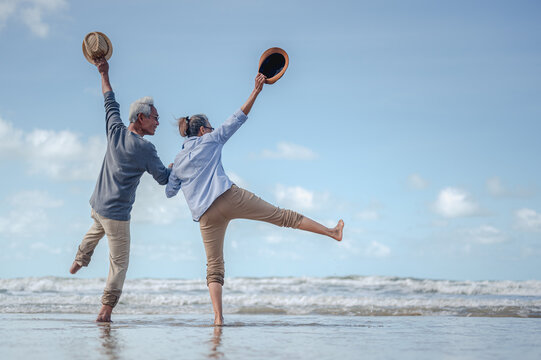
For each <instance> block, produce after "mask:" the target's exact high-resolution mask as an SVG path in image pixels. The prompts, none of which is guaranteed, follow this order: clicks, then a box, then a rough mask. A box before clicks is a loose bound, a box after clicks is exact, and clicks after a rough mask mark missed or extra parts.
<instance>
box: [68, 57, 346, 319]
mask: <svg viewBox="0 0 541 360" xmlns="http://www.w3.org/2000/svg"><path fill="white" fill-rule="evenodd" d="M95 65H96V67H97V69H98V72H99V73H100V75H101V85H102V91H103V95H104V98H105V128H106V134H107V151H106V153H105V158H104V160H103V165H102V168H101V171H100V174H99V176H98V180H97V182H96V187H95V189H94V193H93V194H92V197H91V198H90V205H91V207H92V211H91V217H92V219H93V220H94V223H93V224H92V226H91V227H90V229H89V230H88V232H87V233H86V235H85V236H84V237H83V240H82V242H81V244H80V245H79V247H78V250H77V254H76V256H75V261H74V262H73V264H72V265H71V268H70V273H72V274H75V273H76V272H77V271H79V270H80V269H81V267H83V266H88V264H89V263H90V260H91V257H92V254H93V252H94V249H95V248H96V246H97V244H98V242H99V241H100V239H102V238H103V236H104V235H107V239H108V242H109V261H110V264H109V276H108V278H107V282H106V285H105V290H104V292H103V296H102V298H101V303H102V307H101V309H100V311H99V313H98V317H97V319H96V321H98V322H109V321H111V313H112V311H113V308H114V307H115V306H116V305H117V304H118V301H119V299H120V295H121V293H122V287H123V284H124V279H125V278H126V272H127V270H128V262H129V252H130V212H131V209H132V206H133V203H134V201H135V191H136V189H137V185H139V180H140V178H141V176H142V175H143V173H144V172H148V173H150V174H151V175H152V176H153V177H154V179H155V180H156V181H157V182H158V183H159V184H160V185H167V186H166V189H165V193H166V196H167V197H172V196H174V195H176V194H177V192H178V191H179V190H180V189H182V192H183V194H184V198H185V199H186V201H187V203H188V206H189V208H190V210H191V212H192V217H193V220H194V221H196V222H199V226H200V230H201V236H202V238H203V244H204V247H205V252H206V255H207V286H208V288H209V293H210V298H211V301H212V306H213V309H214V324H215V325H222V324H223V321H224V320H223V312H222V286H223V284H224V275H225V269H224V259H223V243H224V237H225V232H226V229H227V225H228V223H229V221H231V220H232V219H252V220H258V221H265V222H269V223H272V224H275V225H277V226H284V227H291V228H297V229H301V230H305V231H310V232H313V233H317V234H322V235H326V236H329V237H331V238H333V239H335V240H337V241H341V240H342V229H343V227H344V222H343V221H342V220H340V221H338V224H337V225H336V226H335V227H334V228H328V227H326V226H323V225H321V224H320V223H317V222H315V221H313V220H311V219H309V218H308V217H306V216H303V215H301V214H299V213H297V212H294V211H291V210H285V209H280V208H278V207H276V206H273V205H271V204H269V203H267V202H265V201H264V200H262V199H261V198H259V197H257V196H255V195H254V194H253V193H251V192H249V191H247V190H244V189H242V188H239V187H237V186H236V185H235V184H234V183H233V182H232V181H231V180H230V179H229V177H228V176H227V175H226V173H225V171H224V169H223V167H222V162H221V152H222V147H223V146H224V144H225V143H226V142H227V140H228V139H229V138H230V137H231V136H232V135H233V134H234V133H235V132H236V131H237V130H238V129H239V128H240V127H241V125H242V124H244V122H245V121H246V120H247V115H248V113H249V112H250V109H251V108H252V105H253V104H254V102H255V100H256V98H257V96H258V95H259V93H260V92H261V90H262V88H263V84H264V82H265V77H264V76H263V75H262V74H258V75H257V76H256V78H255V87H254V89H253V91H252V93H251V94H250V96H249V98H248V100H247V101H246V102H245V103H244V105H242V106H241V108H240V109H239V110H237V111H236V112H235V113H234V114H233V115H232V116H231V117H229V118H228V119H227V120H226V121H225V122H224V123H223V124H222V125H221V126H220V127H218V128H217V129H214V128H213V127H212V126H211V124H210V122H209V120H208V119H207V117H206V116H205V115H202V114H199V115H193V116H187V117H182V118H180V119H178V128H179V132H180V135H181V136H182V137H186V140H185V141H184V143H183V145H182V148H181V150H180V152H179V153H178V155H177V156H176V158H175V161H174V163H173V164H170V165H169V166H168V167H165V166H164V165H163V163H162V161H161V160H160V158H159V157H158V154H157V152H156V148H155V147H154V145H152V143H150V142H149V141H147V140H146V139H144V136H145V135H154V133H155V131H156V128H157V127H158V125H159V121H158V119H159V115H158V111H157V110H156V107H154V103H153V99H152V98H151V97H144V98H141V99H139V100H137V101H135V102H134V103H133V104H131V106H130V114H129V121H130V124H129V126H128V127H126V126H125V125H124V124H123V122H122V120H121V119H120V107H119V104H118V103H117V102H116V101H115V94H114V93H113V89H112V87H111V84H110V82H109V64H108V63H107V60H105V59H104V58H100V59H96V60H95Z"/></svg>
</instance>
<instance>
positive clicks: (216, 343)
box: [208, 326, 225, 359]
mask: <svg viewBox="0 0 541 360" xmlns="http://www.w3.org/2000/svg"><path fill="white" fill-rule="evenodd" d="M222 329H223V327H222V326H215V327H214V331H213V334H212V337H211V338H210V341H209V344H210V352H209V354H208V357H209V358H210V359H221V358H223V357H224V356H225V355H224V353H223V352H222V351H220V350H219V348H220V345H221V343H222Z"/></svg>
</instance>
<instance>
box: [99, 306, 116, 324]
mask: <svg viewBox="0 0 541 360" xmlns="http://www.w3.org/2000/svg"><path fill="white" fill-rule="evenodd" d="M112 312H113V307H112V306H110V305H102V306H101V309H100V312H99V313H98V318H97V319H96V321H97V322H111V313H112Z"/></svg>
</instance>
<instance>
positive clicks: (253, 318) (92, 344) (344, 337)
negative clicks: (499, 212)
mask: <svg viewBox="0 0 541 360" xmlns="http://www.w3.org/2000/svg"><path fill="white" fill-rule="evenodd" d="M114 319H115V322H114V323H112V324H97V323H95V322H94V321H93V320H94V315H91V314H0V358H1V359H4V360H7V359H27V358H28V359H75V358H77V357H83V358H84V359H171V358H186V359H208V358H211V359H338V358H339V359H359V358H364V359H366V358H368V359H382V358H400V359H433V358H442V357H445V358H460V359H499V358H501V359H504V358H514V357H515V356H516V355H517V354H520V358H521V359H539V358H540V357H541V320H539V319H519V318H464V317H441V316H438V317H396V316H395V317H341V316H320V315H313V316H312V315H311V316H281V315H231V316H228V318H227V319H226V320H227V321H228V325H227V326H224V327H222V328H216V327H213V326H210V321H211V318H210V315H208V316H207V315H194V316H190V315H171V316H168V315H144V316H134V315H117V316H116V317H115V318H114Z"/></svg>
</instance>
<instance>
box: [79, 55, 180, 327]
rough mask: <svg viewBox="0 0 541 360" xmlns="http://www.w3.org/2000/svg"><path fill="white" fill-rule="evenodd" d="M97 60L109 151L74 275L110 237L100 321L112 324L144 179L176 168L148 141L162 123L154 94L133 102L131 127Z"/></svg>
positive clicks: (162, 179)
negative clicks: (168, 165)
mask: <svg viewBox="0 0 541 360" xmlns="http://www.w3.org/2000/svg"><path fill="white" fill-rule="evenodd" d="M95 64H96V67H97V68H98V71H99V73H100V75H101V85H102V90H103V95H104V97H105V128H106V132H107V152H106V153H105V159H104V160H103V165H102V167H101V172H100V175H99V176H98V181H97V183H96V188H95V189H94V193H93V194H92V197H91V198H90V205H91V206H92V214H91V216H92V219H94V224H93V225H92V227H91V228H90V230H88V232H87V233H86V235H85V236H84V238H83V241H82V242H81V244H80V245H79V248H78V251H77V255H76V256H75V261H74V262H73V265H72V266H71V268H70V273H72V274H75V273H76V272H77V271H78V270H79V269H80V268H81V267H82V266H88V263H89V262H90V258H91V256H92V254H93V252H94V249H95V248H96V245H97V244H98V242H99V241H100V239H101V238H102V237H103V236H104V235H107V239H108V240H109V253H110V255H109V260H110V265H109V276H108V278H107V283H106V286H105V290H104V292H103V296H102V299H101V302H102V304H103V305H102V307H101V309H100V312H99V314H98V318H97V320H96V321H100V322H109V321H111V313H112V311H113V308H114V307H115V305H116V304H117V303H118V300H119V298H120V294H121V293H122V286H123V284H124V279H125V278H126V271H127V270H128V262H129V252H130V212H131V209H132V205H133V203H134V201H135V190H136V189H137V185H139V179H140V178H141V176H142V175H143V173H144V172H145V171H148V172H149V173H150V174H151V175H152V176H153V177H154V179H155V180H156V181H157V182H158V183H159V184H160V185H165V184H166V183H167V180H168V178H169V173H170V172H171V170H170V168H166V167H165V166H164V165H163V163H162V162H161V160H160V158H159V157H158V154H157V153H156V148H155V147H154V145H152V143H150V142H149V141H147V140H145V139H143V136H145V135H154V132H155V131H156V127H158V125H159V122H158V118H159V116H158V111H157V110H156V108H155V107H154V104H153V100H152V98H151V97H144V98H141V99H139V100H137V101H135V102H134V103H133V104H131V106H130V125H129V126H128V127H126V126H125V125H124V124H123V123H122V120H121V119H120V106H119V104H118V103H117V102H116V101H115V94H114V93H113V89H112V88H111V84H110V83H109V64H108V63H107V60H105V59H104V58H100V59H97V60H96V61H95Z"/></svg>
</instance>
